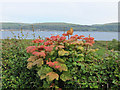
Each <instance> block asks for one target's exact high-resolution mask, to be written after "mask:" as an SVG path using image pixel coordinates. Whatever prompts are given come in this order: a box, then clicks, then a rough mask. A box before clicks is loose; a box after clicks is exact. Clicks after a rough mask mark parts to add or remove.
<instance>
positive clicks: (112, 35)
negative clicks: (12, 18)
mask: <svg viewBox="0 0 120 90" xmlns="http://www.w3.org/2000/svg"><path fill="white" fill-rule="evenodd" d="M12 32H13V33H14V35H15V36H16V38H18V34H19V36H20V37H21V36H22V34H21V31H12ZM12 32H11V31H0V36H1V37H0V38H1V39H7V37H9V38H13V37H14V35H13V33H12ZM27 33H28V36H26V34H27ZM34 33H35V38H38V36H40V37H42V38H45V37H50V36H51V34H54V35H60V36H61V35H62V34H63V33H64V31H35V32H33V31H23V35H24V36H23V38H26V39H34V35H33V34H34ZM75 34H78V35H84V36H85V37H87V36H88V35H89V34H90V36H91V37H94V38H95V40H104V41H111V40H112V39H117V40H118V32H80V31H74V33H73V35H75Z"/></svg>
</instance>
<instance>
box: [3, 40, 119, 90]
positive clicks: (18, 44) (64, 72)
mask: <svg viewBox="0 0 120 90" xmlns="http://www.w3.org/2000/svg"><path fill="white" fill-rule="evenodd" d="M31 41H32V40H26V39H22V40H16V39H11V40H10V39H5V40H2V63H3V65H2V88H3V89H8V88H15V89H16V88H20V89H23V88H37V89H40V88H74V89H78V88H88V89H89V88H104V89H106V88H110V89H112V88H119V87H120V58H119V57H118V55H119V53H118V52H116V51H114V50H117V49H115V48H117V47H113V46H112V47H111V48H110V47H109V45H111V44H112V45H115V44H116V43H118V42H117V41H116V40H113V41H111V42H110V41H109V42H108V43H107V44H108V49H107V48H106V42H104V41H96V43H95V44H94V46H93V47H86V45H85V44H78V43H74V44H70V43H68V42H67V43H64V44H62V46H64V48H63V47H62V48H61V47H59V48H57V49H56V47H54V48H53V51H51V52H46V54H47V56H45V57H42V59H41V58H36V57H37V56H33V55H32V56H31V54H28V53H27V52H26V50H25V49H26V48H27V47H28V46H34V45H36V44H34V43H32V42H31ZM117 45H118V44H116V46H117ZM36 46H37V45H36ZM97 46H99V47H97ZM91 48H94V49H91ZM96 48H99V49H96ZM113 48H114V50H111V49H113ZM47 60H48V61H51V62H54V61H57V62H58V63H55V64H54V65H55V66H56V65H57V66H60V68H55V66H54V65H53V66H49V65H50V64H47ZM28 63H32V66H31V69H28V68H27V66H28Z"/></svg>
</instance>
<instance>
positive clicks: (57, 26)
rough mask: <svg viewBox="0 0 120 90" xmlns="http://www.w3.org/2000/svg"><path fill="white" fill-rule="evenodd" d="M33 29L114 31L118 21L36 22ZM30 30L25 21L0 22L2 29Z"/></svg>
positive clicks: (30, 27) (30, 26) (29, 25)
mask: <svg viewBox="0 0 120 90" xmlns="http://www.w3.org/2000/svg"><path fill="white" fill-rule="evenodd" d="M33 26H34V29H35V30H38V29H40V30H43V31H44V30H50V31H51V30H60V31H61V30H62V31H63V30H69V28H70V27H73V29H74V30H75V31H114V32H117V31H118V29H117V27H118V23H109V24H100V25H77V24H71V23H36V24H33ZM21 27H22V29H23V30H32V25H31V24H25V23H2V29H7V30H9V29H10V30H20V29H21Z"/></svg>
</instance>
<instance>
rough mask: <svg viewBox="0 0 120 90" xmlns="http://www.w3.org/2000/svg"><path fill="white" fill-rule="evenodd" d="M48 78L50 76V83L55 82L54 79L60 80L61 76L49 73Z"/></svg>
mask: <svg viewBox="0 0 120 90" xmlns="http://www.w3.org/2000/svg"><path fill="white" fill-rule="evenodd" d="M46 76H48V78H49V81H53V80H54V79H56V80H58V78H59V75H58V74H57V73H55V72H49V73H47V74H46Z"/></svg>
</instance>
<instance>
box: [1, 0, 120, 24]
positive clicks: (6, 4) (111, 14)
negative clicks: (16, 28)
mask: <svg viewBox="0 0 120 90" xmlns="http://www.w3.org/2000/svg"><path fill="white" fill-rule="evenodd" d="M0 6H1V8H0V15H1V16H0V22H21V23H43V22H66V23H74V24H81V25H92V24H104V23H112V22H117V21H118V1H117V0H109V1H108V0H106V2H104V1H97V0H96V1H94V0H92V1H90V0H89V1H87V0H85V1H78V0H74V1H73V0H72V1H71V0H69V1H65V0H64V1H63V0H62V1H55V0H53V1H51V2H50V1H47V0H45V1H41V2H40V1H36V0H29V2H27V1H24V0H21V1H18V2H16V1H14V0H12V1H11V2H10V1H7V0H3V2H1V3H0Z"/></svg>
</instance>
